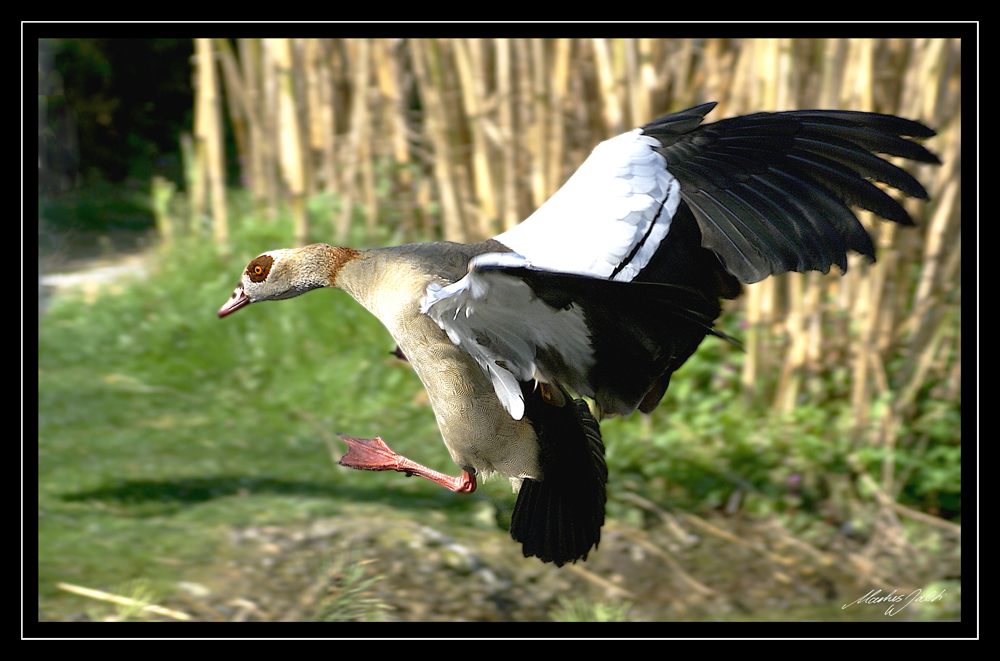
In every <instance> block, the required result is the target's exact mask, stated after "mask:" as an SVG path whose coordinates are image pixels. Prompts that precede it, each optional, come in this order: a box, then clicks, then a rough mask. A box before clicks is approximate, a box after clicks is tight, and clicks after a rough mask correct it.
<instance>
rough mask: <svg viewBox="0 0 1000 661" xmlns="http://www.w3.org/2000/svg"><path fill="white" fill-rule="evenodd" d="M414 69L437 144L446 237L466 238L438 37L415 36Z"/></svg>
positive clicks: (430, 132) (429, 130) (436, 169)
mask: <svg viewBox="0 0 1000 661" xmlns="http://www.w3.org/2000/svg"><path fill="white" fill-rule="evenodd" d="M411 44H412V46H413V69H414V72H415V73H416V76H417V83H418V85H419V87H420V93H421V97H422V98H423V100H424V103H425V104H426V116H425V119H426V121H427V133H428V135H429V136H430V138H431V143H432V144H433V146H434V175H435V179H436V181H437V183H438V189H439V195H440V197H441V210H442V216H443V220H444V227H443V230H444V239H445V240H446V241H455V242H459V243H462V242H465V240H466V236H465V223H464V222H463V221H462V212H461V206H460V205H459V203H458V193H457V191H456V189H455V183H454V180H453V179H452V172H453V170H452V168H451V167H450V166H451V164H452V150H451V145H450V144H449V142H448V134H447V130H446V126H447V117H446V113H445V109H444V106H443V103H444V101H443V99H442V92H443V87H442V86H443V80H442V71H441V58H440V53H439V52H438V49H437V44H436V43H435V40H434V39H414V40H413V41H412V42H411Z"/></svg>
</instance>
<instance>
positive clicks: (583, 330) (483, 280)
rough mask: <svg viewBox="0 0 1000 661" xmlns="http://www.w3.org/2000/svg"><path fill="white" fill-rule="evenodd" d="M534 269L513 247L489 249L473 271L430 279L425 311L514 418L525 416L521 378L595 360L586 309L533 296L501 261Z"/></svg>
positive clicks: (582, 370)
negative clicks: (444, 280)
mask: <svg viewBox="0 0 1000 661" xmlns="http://www.w3.org/2000/svg"><path fill="white" fill-rule="evenodd" d="M514 266H518V267H525V268H527V267H531V262H529V261H528V260H527V259H525V258H524V257H523V256H521V255H517V254H513V253H488V254H485V255H479V256H478V257H475V258H473V259H472V260H471V261H470V262H469V274H468V275H466V276H465V277H464V278H462V279H461V280H459V281H458V282H455V283H453V284H451V285H448V286H447V287H442V286H441V285H438V284H431V285H429V286H428V287H427V294H426V296H424V298H423V300H422V301H421V302H420V311H421V312H422V313H424V314H426V315H428V316H430V318H431V319H433V320H434V321H435V322H436V323H437V325H438V326H440V327H441V328H442V329H443V330H444V331H445V332H446V333H447V334H448V338H449V339H450V340H451V341H452V342H454V343H455V344H456V345H458V346H460V347H461V348H462V349H463V350H465V351H466V352H468V354H469V355H471V356H472V357H473V359H475V361H476V363H478V364H479V366H480V367H481V368H482V370H483V372H484V373H485V374H486V375H487V376H488V377H489V378H490V381H491V382H492V383H493V390H494V391H495V392H496V395H497V398H498V399H499V400H500V402H501V403H502V404H503V407H504V408H505V409H507V412H508V413H510V415H511V417H513V418H514V419H515V420H520V419H521V418H522V417H523V416H524V400H523V398H522V396H521V387H520V385H519V383H518V381H529V380H531V379H535V380H538V381H542V382H548V381H551V380H553V375H554V373H555V371H556V370H558V369H560V367H561V366H559V365H555V364H548V363H547V361H551V360H552V357H553V356H558V360H561V361H562V363H563V366H562V369H565V368H569V369H570V371H572V372H575V373H577V374H586V372H587V370H588V369H589V368H590V367H591V366H592V365H593V363H594V352H593V348H592V347H591V346H590V334H589V332H588V330H587V326H586V324H585V323H584V318H583V311H582V310H581V309H580V308H579V307H577V306H576V305H571V306H569V308H567V309H565V310H557V309H555V308H553V307H551V306H549V305H548V304H546V303H545V302H544V301H542V300H541V299H539V298H538V297H537V296H535V294H534V292H533V291H532V290H531V288H530V287H529V286H528V285H527V284H526V283H525V282H524V281H523V280H521V279H520V278H517V277H516V276H513V275H509V274H507V273H504V272H503V271H500V270H496V267H514Z"/></svg>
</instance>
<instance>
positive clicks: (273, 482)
mask: <svg viewBox="0 0 1000 661" xmlns="http://www.w3.org/2000/svg"><path fill="white" fill-rule="evenodd" d="M385 477H386V478H388V479H391V477H390V476H388V475H387V476H385ZM399 477H400V478H401V479H402V476H399ZM376 479H377V478H376ZM234 496H235V497H251V496H253V497H260V496H293V497H301V498H320V499H329V500H330V501H337V502H345V501H346V502H356V503H361V502H367V503H378V504H382V505H385V506H387V507H394V508H398V509H402V510H415V511H420V510H426V509H448V510H450V511H452V512H459V511H462V510H466V509H468V508H471V507H472V506H473V505H474V504H475V502H476V501H477V500H479V498H477V497H472V498H468V497H463V496H456V495H455V494H451V493H448V492H444V491H442V492H438V491H436V490H429V491H426V492H424V491H423V490H421V491H420V492H419V493H414V492H411V491H408V490H399V489H396V488H385V486H384V483H383V484H378V485H375V486H366V487H364V488H359V487H353V486H344V485H343V484H342V483H339V484H338V483H333V482H325V481H324V482H318V481H302V480H283V479H279V478H271V477H246V476H225V475H223V476H214V477H190V478H183V479H167V480H128V481H126V480H122V481H117V482H115V483H114V484H113V485H111V486H106V487H101V488H99V489H90V490H87V491H81V492H79V493H71V494H63V495H62V496H61V497H60V498H61V499H62V500H63V501H64V502H75V503H84V502H100V503H105V504H109V505H114V506H115V507H125V508H127V509H128V511H127V512H126V513H127V514H131V515H133V516H138V517H146V516H162V515H164V514H169V513H172V512H174V511H178V510H180V509H182V508H184V507H188V506H191V505H197V504H202V503H206V502H209V501H212V500H218V499H224V498H232V497H234Z"/></svg>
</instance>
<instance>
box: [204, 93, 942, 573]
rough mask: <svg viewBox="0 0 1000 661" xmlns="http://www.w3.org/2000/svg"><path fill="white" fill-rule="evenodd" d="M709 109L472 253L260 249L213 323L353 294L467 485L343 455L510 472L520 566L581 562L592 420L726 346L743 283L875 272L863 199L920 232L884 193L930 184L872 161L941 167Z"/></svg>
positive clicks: (895, 135) (864, 139)
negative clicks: (332, 292) (413, 380)
mask: <svg viewBox="0 0 1000 661" xmlns="http://www.w3.org/2000/svg"><path fill="white" fill-rule="evenodd" d="M715 105H716V104H715V103H706V104H703V105H699V106H696V107H693V108H690V109H688V110H684V111H681V112H677V113H674V114H670V115H666V116H665V117H662V118H660V119H657V120H655V121H653V122H651V123H649V124H647V125H645V126H643V127H641V128H638V129H635V130H633V131H630V132H628V133H624V134H622V135H619V136H618V137H615V138H612V139H610V140H607V141H605V142H603V143H601V144H600V145H598V146H597V147H596V148H595V149H594V151H593V152H592V154H591V155H590V156H589V157H588V158H587V159H586V161H585V162H584V163H583V165H582V166H581V167H580V168H579V170H577V171H576V172H575V173H574V174H573V175H572V177H571V178H570V179H569V180H568V181H567V182H566V183H565V185H564V186H563V187H562V188H560V189H559V190H558V191H557V192H556V193H555V194H554V195H553V196H552V198H550V199H549V200H548V201H547V202H545V204H543V205H542V206H541V207H539V208H538V210H537V211H535V212H534V213H533V214H532V215H530V216H529V217H528V218H527V219H525V220H524V221H523V222H521V223H520V224H518V225H516V226H515V227H513V228H512V229H510V230H507V231H505V232H503V233H502V234H499V235H498V236H496V237H494V238H492V239H489V240H486V241H483V242H481V243H473V244H458V243H451V242H435V243H419V244H410V245H401V246H394V247H389V248H375V249H370V250H355V249H352V248H346V247H333V246H329V245H326V244H313V245H308V246H305V247H300V248H290V249H282V250H272V251H269V252H265V253H263V254H261V255H259V256H258V257H256V258H254V259H253V260H252V261H251V262H250V263H249V265H248V266H247V267H246V269H245V271H244V272H243V275H242V277H241V279H240V282H239V284H238V285H237V287H236V289H235V291H234V292H233V294H232V296H231V297H230V298H229V300H228V301H227V302H226V303H225V305H223V306H222V308H221V309H220V310H219V311H218V316H219V317H225V316H227V315H230V314H232V313H233V312H235V311H237V310H240V309H242V308H244V307H246V306H247V305H249V304H251V303H256V302H258V301H273V300H281V299H286V298H292V297H295V296H298V295H300V294H304V293H305V292H307V291H310V290H313V289H317V288H320V287H333V288H336V289H340V290H343V291H345V292H347V293H348V294H349V295H350V296H352V297H353V298H354V299H355V300H356V301H357V302H358V303H360V304H361V305H362V306H364V307H365V308H367V309H368V310H369V311H370V312H371V313H372V314H374V315H375V316H376V317H378V319H379V320H380V321H381V322H382V324H383V325H384V326H385V327H386V329H387V330H388V331H389V333H390V334H391V335H392V337H393V339H394V340H395V342H396V344H397V349H396V353H397V355H398V356H399V357H400V358H402V359H405V360H407V361H409V362H410V364H411V365H412V366H413V368H414V370H415V371H416V373H417V375H418V376H419V378H420V380H421V381H422V382H423V385H424V387H425V388H426V390H427V394H428V396H429V399H430V403H431V407H432V408H433V411H434V415H435V417H436V419H437V424H438V427H439V429H440V432H441V436H442V438H443V440H444V443H445V445H446V446H447V448H448V451H449V453H450V454H451V457H452V459H453V460H454V462H455V464H456V465H457V466H458V467H459V468H460V469H461V474H460V475H458V476H450V475H447V474H445V473H441V472H439V471H436V470H433V469H431V468H428V467H426V466H423V465H421V464H419V463H417V462H415V461H412V460H410V459H408V458H406V457H403V456H401V455H399V454H397V453H396V452H394V451H393V450H392V449H390V447H389V446H388V445H387V444H386V443H385V442H384V441H383V440H382V439H381V437H376V438H374V439H361V438H353V437H349V436H345V435H341V438H342V439H343V440H344V441H345V442H346V444H347V447H348V450H347V452H346V453H345V454H344V456H343V458H342V459H341V460H340V464H341V465H344V466H348V467H350V468H355V469H361V470H372V471H382V470H393V471H399V472H402V473H405V474H406V475H407V476H414V475H415V476H419V477H422V478H425V479H428V480H430V481H432V482H435V483H437V484H439V485H441V486H444V487H446V488H447V489H450V490H452V491H454V492H457V493H472V492H473V491H475V489H476V486H477V478H483V479H485V478H486V477H489V476H491V475H494V474H499V475H501V476H503V477H504V478H507V479H508V480H509V481H510V483H511V485H512V487H513V489H514V491H516V492H517V500H516V504H515V507H514V510H513V514H512V517H511V522H510V534H511V537H512V538H513V539H514V540H515V541H516V542H520V543H521V545H522V551H523V553H524V556H525V557H531V556H535V557H538V558H539V559H541V560H542V561H543V562H552V563H555V565H557V566H560V567H561V566H562V565H564V564H566V563H571V562H572V563H575V562H576V561H577V560H586V559H587V556H588V554H589V553H590V552H591V551H592V550H594V549H596V548H597V546H598V544H599V542H600V536H601V528H602V526H603V525H604V519H605V505H606V502H607V491H606V484H607V479H608V471H607V466H606V464H605V459H604V444H603V439H602V437H601V432H600V428H599V424H598V421H599V420H600V419H602V418H603V417H607V416H610V415H623V416H627V415H630V414H631V413H633V412H634V411H635V410H639V411H642V412H643V413H649V412H650V411H652V410H653V409H654V408H655V407H656V406H657V405H658V404H659V402H660V400H661V399H662V397H663V395H664V393H665V392H666V390H667V387H668V385H669V383H670V378H671V375H672V374H673V373H674V371H675V370H677V369H678V368H679V367H680V366H681V365H682V364H683V363H684V361H686V360H687V359H688V358H689V357H690V356H691V355H692V353H694V351H695V349H696V348H697V347H698V345H699V344H700V343H701V341H702V340H703V339H704V338H705V337H706V336H709V335H714V336H717V337H722V338H726V339H728V338H727V336H725V335H724V334H723V333H721V332H719V331H717V330H715V329H714V328H713V324H714V322H715V320H716V319H717V318H718V317H719V315H720V314H721V301H722V299H733V298H735V297H737V296H738V295H739V294H740V292H741V290H742V284H748V283H753V282H757V281H759V280H762V279H764V278H766V277H767V276H769V275H774V274H778V273H783V272H786V271H802V272H804V271H814V270H815V271H821V272H823V273H827V272H829V270H830V267H831V266H834V265H835V266H837V268H838V269H839V270H840V271H841V272H846V271H847V266H848V264H847V253H848V252H849V251H853V252H856V253H859V254H861V255H863V256H865V257H866V258H868V260H869V261H874V259H875V245H874V243H873V242H872V239H871V237H870V236H869V234H868V232H867V231H866V230H865V228H864V227H863V226H862V224H861V223H860V222H859V220H858V218H857V217H856V215H855V213H854V212H853V211H852V210H851V207H852V206H855V207H860V208H862V209H867V210H869V211H872V212H873V213H875V214H876V215H878V216H880V217H882V218H884V219H887V220H890V221H894V222H897V223H900V224H902V225H913V224H914V222H913V220H912V219H911V218H910V216H909V214H908V213H907V212H906V210H905V209H904V208H903V207H902V206H901V204H900V203H899V202H898V201H897V200H896V199H894V198H893V197H891V196H890V195H888V194H887V193H886V192H884V191H883V190H882V189H881V188H879V187H877V186H876V185H874V184H873V183H872V182H873V181H874V182H881V183H882V184H885V185H887V186H890V187H892V188H895V189H897V190H898V191H900V192H901V193H903V194H904V195H907V196H910V197H914V198H926V197H927V192H926V191H925V190H924V188H923V186H922V185H921V184H920V183H919V182H918V181H917V180H916V179H915V178H914V177H913V176H912V175H910V174H909V173H907V172H906V171H904V170H903V169H901V168H899V167H897V166H896V165H894V164H892V163H890V162H889V161H887V160H884V159H883V158H881V157H879V156H876V155H875V154H885V155H889V156H896V157H902V158H905V159H910V160H913V161H918V162H923V163H935V164H936V163H940V161H939V160H938V158H937V157H936V156H935V155H934V154H933V153H931V152H930V151H928V150H927V149H926V148H925V147H923V146H922V145H921V144H919V142H916V141H914V140H912V139H910V138H916V139H924V138H929V137H931V136H933V135H935V133H934V131H932V130H931V129H929V128H928V127H926V126H924V125H923V124H920V123H918V122H916V121H913V120H908V119H903V118H899V117H895V116H891V115H882V114H874V113H867V112H853V111H832V110H803V111H791V112H775V113H756V114H752V115H746V116H741V117H734V118H730V119H723V120H720V121H717V122H714V123H710V124H703V123H702V120H703V119H704V117H705V115H707V114H708V112H709V111H710V110H712V108H713V107H714V106H715ZM583 397H586V398H589V399H590V400H592V402H593V404H592V405H588V403H587V402H586V400H584V399H582V398H583Z"/></svg>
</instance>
